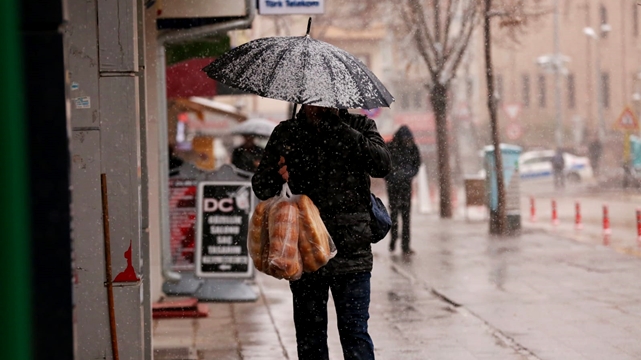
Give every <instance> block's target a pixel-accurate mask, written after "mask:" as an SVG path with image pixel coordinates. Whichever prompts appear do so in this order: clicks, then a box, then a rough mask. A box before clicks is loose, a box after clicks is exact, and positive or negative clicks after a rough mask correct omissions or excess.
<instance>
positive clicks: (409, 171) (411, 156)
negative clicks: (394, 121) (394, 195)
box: [385, 125, 421, 190]
mask: <svg viewBox="0 0 641 360" xmlns="http://www.w3.org/2000/svg"><path fill="white" fill-rule="evenodd" d="M388 149H389V152H390V156H391V158H392V171H391V172H390V173H389V174H388V175H387V176H386V177H385V180H386V181H387V183H388V186H389V187H390V189H393V190H396V189H399V190H400V189H406V188H407V189H409V188H410V187H411V183H412V178H414V176H416V174H417V173H418V169H419V167H420V166H421V155H420V153H419V151H418V147H417V146H416V143H415V142H414V135H412V131H411V130H410V129H409V128H408V127H407V126H405V125H403V126H401V127H400V128H399V129H398V131H397V132H396V133H395V134H394V137H393V138H392V141H390V142H389V144H388Z"/></svg>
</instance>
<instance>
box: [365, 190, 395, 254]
mask: <svg viewBox="0 0 641 360" xmlns="http://www.w3.org/2000/svg"><path fill="white" fill-rule="evenodd" d="M370 197H371V200H372V207H371V208H370V209H369V216H370V222H369V227H370V229H371V231H372V243H373V244H375V243H377V242H379V241H381V240H382V239H383V238H384V237H385V235H387V233H388V232H389V230H390V229H391V228H392V218H390V216H389V214H388V213H387V209H386V208H385V205H384V204H383V202H382V201H381V199H379V198H377V197H376V195H374V194H371V193H370Z"/></svg>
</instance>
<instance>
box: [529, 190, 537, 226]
mask: <svg viewBox="0 0 641 360" xmlns="http://www.w3.org/2000/svg"><path fill="white" fill-rule="evenodd" d="M530 221H531V222H536V205H535V203H534V196H530Z"/></svg>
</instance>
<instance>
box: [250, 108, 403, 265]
mask: <svg viewBox="0 0 641 360" xmlns="http://www.w3.org/2000/svg"><path fill="white" fill-rule="evenodd" d="M281 156H282V157H284V158H285V163H286V165H287V171H288V172H289V187H290V189H291V190H292V193H294V194H305V195H307V196H309V197H310V198H311V199H312V201H313V202H314V204H315V205H316V206H317V207H318V210H319V211H320V214H321V217H322V218H323V222H324V223H325V225H326V226H327V229H328V231H329V233H330V235H331V236H332V239H333V240H334V243H335V244H336V248H337V249H338V253H337V255H336V256H335V257H334V258H333V259H332V260H330V262H329V263H328V264H327V265H325V266H324V267H322V268H321V269H320V270H318V271H319V272H320V273H321V274H327V275H330V274H346V273H357V272H365V271H371V270H372V249H371V232H370V229H369V208H370V206H371V205H370V176H373V177H379V178H380V177H384V176H385V175H387V173H388V172H389V171H390V168H391V162H390V156H389V152H388V150H387V147H386V145H385V143H384V141H383V138H382V137H381V135H380V134H379V133H378V130H377V128H376V124H375V123H374V121H373V120H371V119H368V118H367V117H366V116H359V115H352V114H347V113H342V114H341V116H340V117H338V116H330V117H328V118H327V119H323V120H322V121H321V124H320V125H319V126H318V127H315V126H314V125H311V124H309V123H308V122H307V119H306V118H305V115H304V114H303V112H299V113H298V115H297V116H296V118H295V119H290V120H287V121H283V122H281V123H280V124H279V125H278V126H276V128H275V129H274V131H273V133H272V135H271V137H270V138H269V142H268V143H267V146H266V147H265V153H264V154H263V158H262V160H261V163H260V165H259V166H258V170H257V171H256V173H255V174H254V177H253V178H252V185H253V190H254V193H255V194H256V196H257V197H258V198H259V199H261V200H265V199H268V198H270V197H273V196H275V195H277V194H279V193H280V191H281V188H282V185H283V183H284V181H283V179H282V177H281V176H280V174H278V169H279V165H278V161H279V160H280V157H281Z"/></svg>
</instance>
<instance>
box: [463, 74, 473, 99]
mask: <svg viewBox="0 0 641 360" xmlns="http://www.w3.org/2000/svg"><path fill="white" fill-rule="evenodd" d="M465 84H466V90H465V91H466V95H467V99H468V100H469V99H471V98H472V97H473V96H474V80H472V79H469V78H468V79H467V81H466V82H465Z"/></svg>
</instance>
